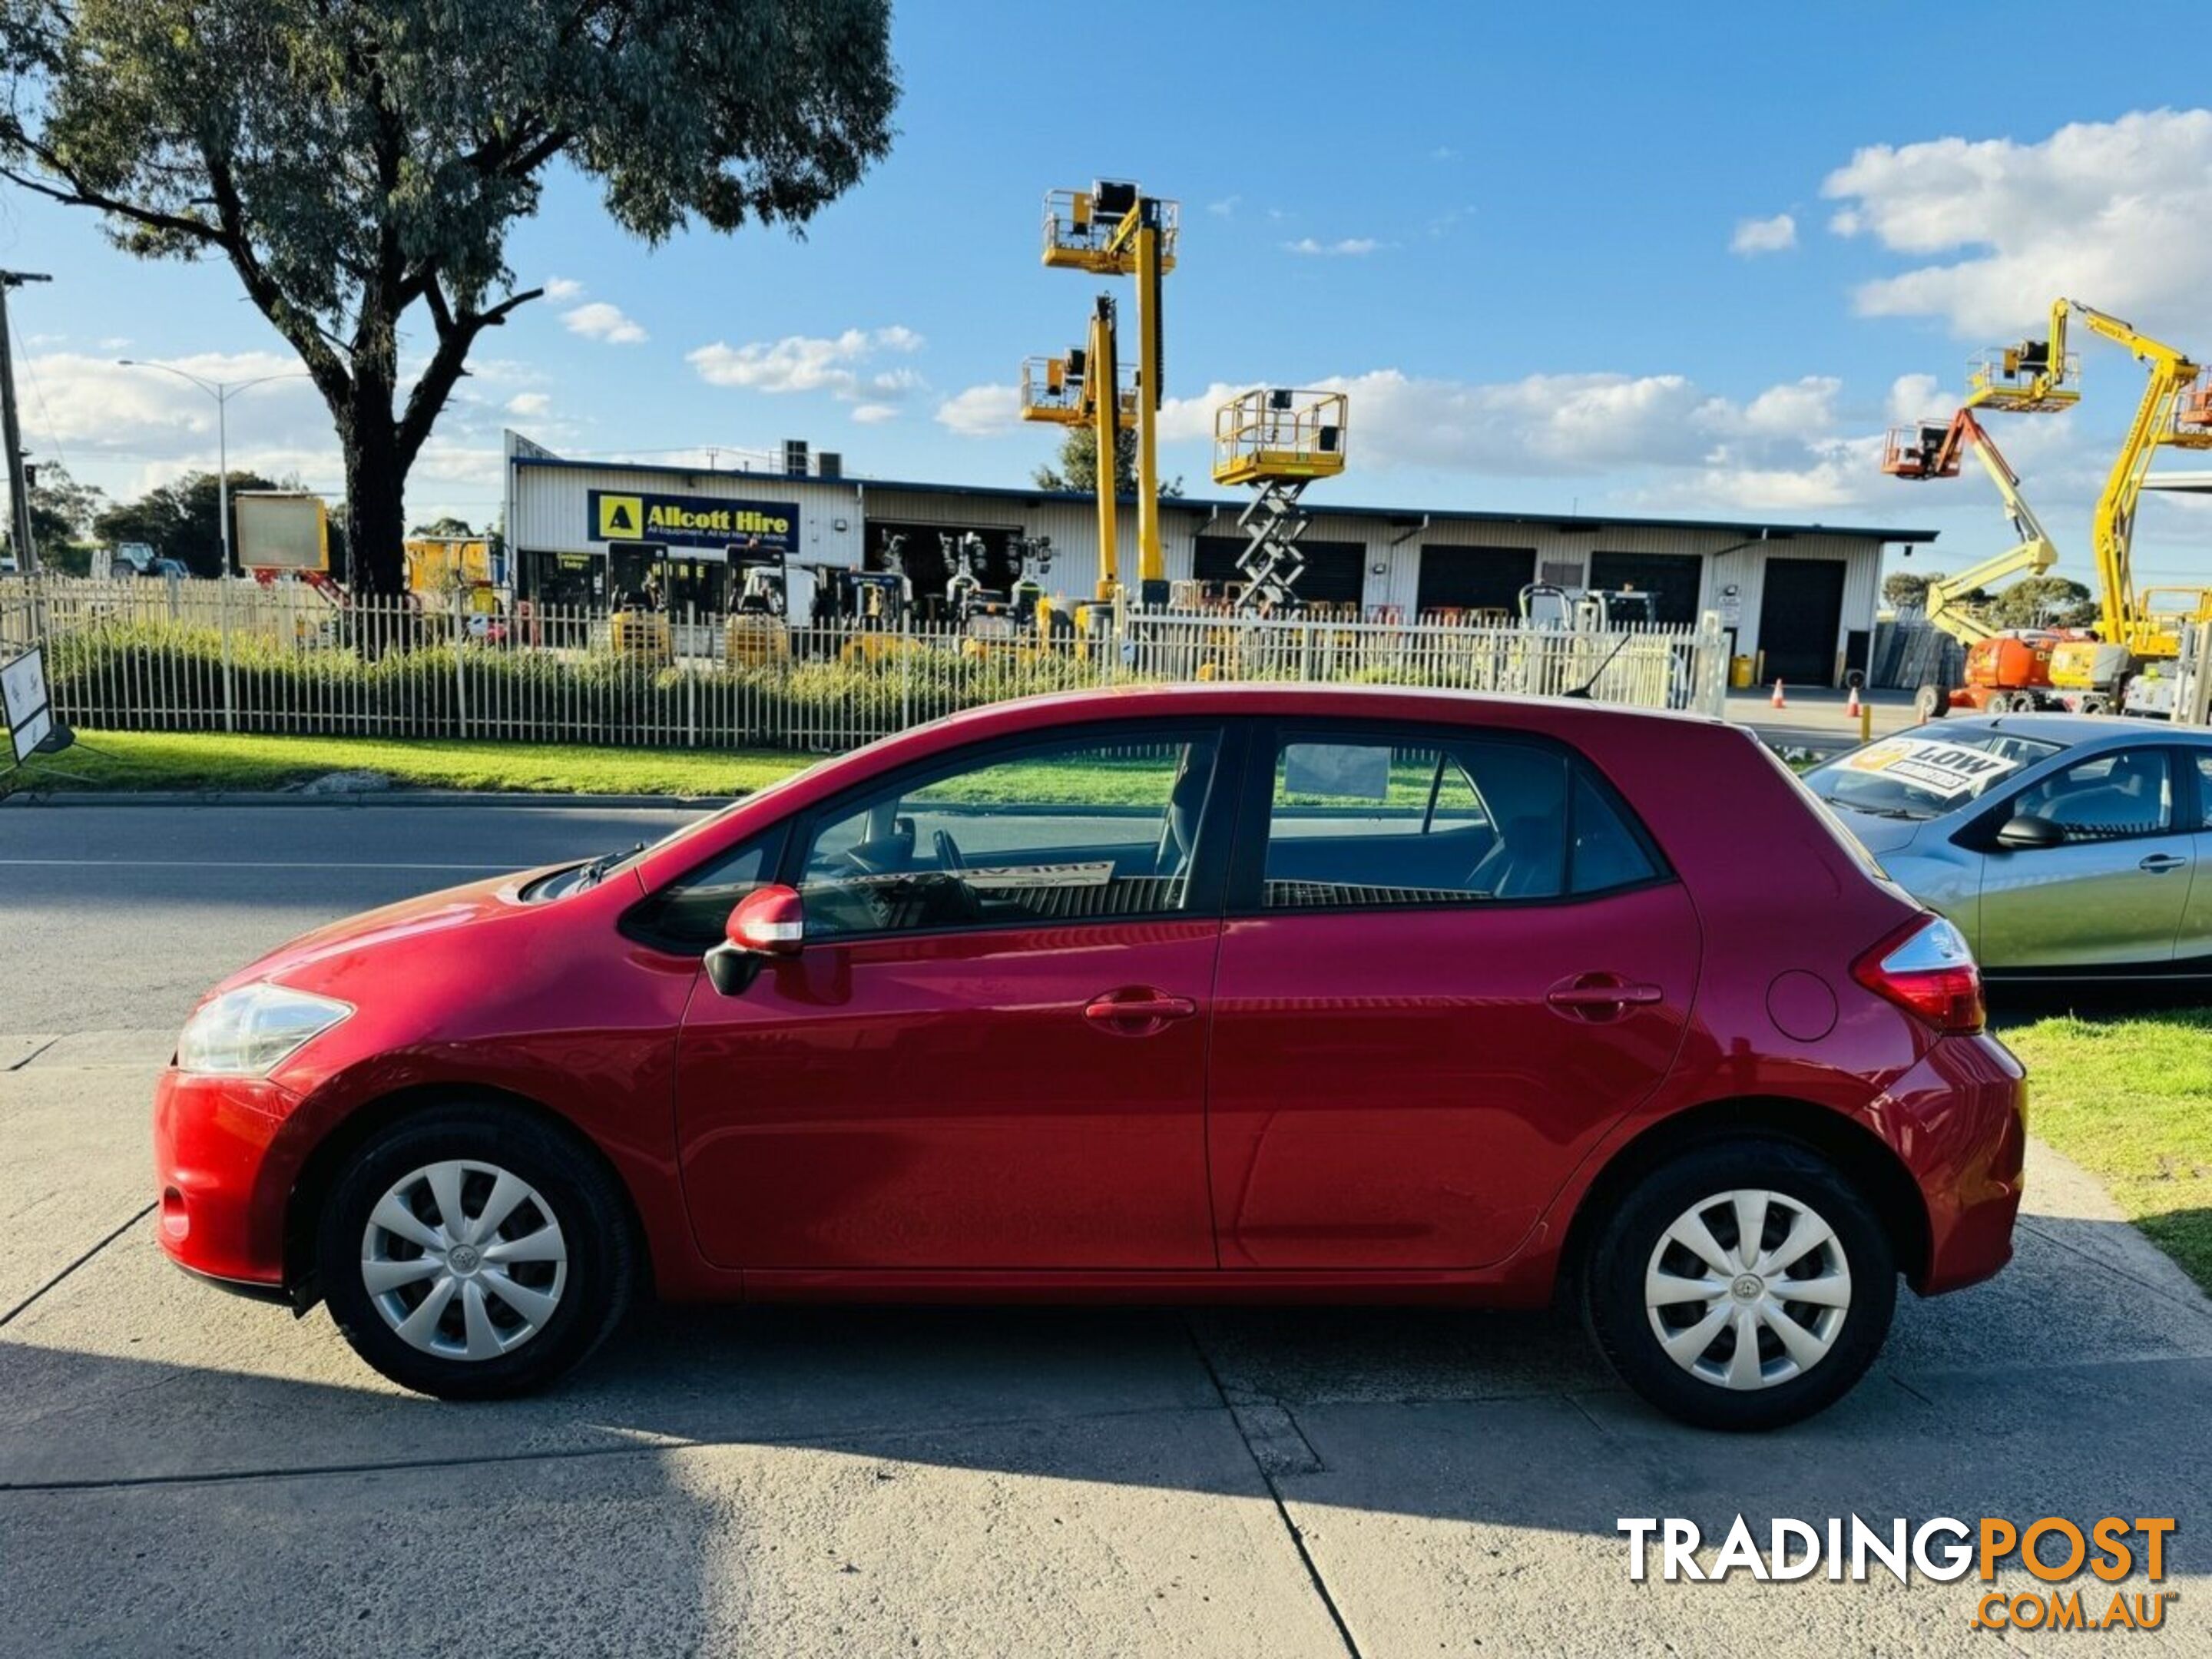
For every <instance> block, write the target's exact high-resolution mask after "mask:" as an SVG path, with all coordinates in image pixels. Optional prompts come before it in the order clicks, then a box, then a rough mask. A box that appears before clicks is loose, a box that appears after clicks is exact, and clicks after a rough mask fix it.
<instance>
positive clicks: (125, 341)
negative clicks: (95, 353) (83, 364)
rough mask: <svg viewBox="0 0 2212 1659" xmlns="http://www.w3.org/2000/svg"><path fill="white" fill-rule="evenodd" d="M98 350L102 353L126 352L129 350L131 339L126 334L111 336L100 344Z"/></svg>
mask: <svg viewBox="0 0 2212 1659" xmlns="http://www.w3.org/2000/svg"><path fill="white" fill-rule="evenodd" d="M100 349H101V350H102V351H128V350H130V349H131V337H130V336H129V335H128V334H111V335H109V336H108V337H106V339H104V340H102V341H101V342H100Z"/></svg>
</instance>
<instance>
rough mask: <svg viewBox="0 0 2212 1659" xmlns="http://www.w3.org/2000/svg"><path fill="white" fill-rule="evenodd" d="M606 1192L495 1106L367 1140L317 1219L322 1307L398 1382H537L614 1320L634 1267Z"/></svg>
mask: <svg viewBox="0 0 2212 1659" xmlns="http://www.w3.org/2000/svg"><path fill="white" fill-rule="evenodd" d="M634 1258H635V1249H634V1247H633V1244H632V1242H631V1236H630V1230H629V1225H628V1216H627V1212H626V1211H625V1209H624V1207H623V1201H622V1197H621V1194H619V1193H618V1192H617V1190H616V1188H615V1184H614V1182H613V1180H612V1178H611V1176H609V1175H608V1174H607V1172H606V1170H605V1168H604V1167H603V1166H602V1165H601V1164H599V1161H598V1160H597V1159H596V1158H593V1157H592V1155H591V1154H590V1153H589V1152H587V1151H586V1150H585V1149H584V1148H582V1147H580V1146H577V1145H576V1144H574V1142H573V1141H572V1140H571V1139H569V1137H568V1136H567V1135H566V1134H563V1133H561V1132H560V1131H558V1130H556V1129H554V1128H552V1127H549V1126H547V1125H545V1124H544V1123H541V1122H539V1121H537V1120H535V1119H533V1118H532V1117H530V1116H529V1115H526V1114H524V1113H521V1112H519V1111H515V1110H513V1109H508V1108H506V1107H501V1106H494V1105H484V1106H455V1107H447V1108H439V1109H434V1110H431V1111H428V1112H425V1113H422V1114H421V1115H416V1116H413V1117H410V1118H407V1119H404V1120H403V1121H400V1122H398V1123H397V1124H395V1125H393V1126H392V1127H390V1128H388V1129H386V1130H384V1131H383V1132H381V1133H379V1134H377V1135H376V1136H374V1137H373V1138H372V1139H370V1140H369V1141H368V1143H367V1144H366V1145H365V1146H362V1148H361V1149H360V1151H359V1152H357V1153H356V1155H355V1157H354V1158H353V1160H352V1161H351V1163H350V1164H349V1165H348V1166H347V1168H346V1169H345V1170H344V1171H343V1174H342V1175H341V1176H339V1177H338V1179H337V1182H336V1184H335V1185H334V1187H333V1188H332V1189H331V1194H330V1198H329V1201H328V1202H327V1203H326V1204H325V1206H324V1210H323V1214H322V1218H321V1224H320V1226H319V1232H318V1262H319V1272H320V1274H321V1279H322V1285H323V1292H324V1296H325V1298H326V1299H327V1301H328V1302H329V1304H330V1310H331V1317H332V1318H333V1319H335V1320H336V1321H337V1326H338V1328H339V1330H340V1331H341V1332H343V1334H344V1336H345V1339H346V1340H347V1341H348V1342H349V1343H350V1344H351V1345H352V1346H353V1348H354V1351H355V1352H356V1353H358V1354H360V1355H361V1357H362V1358H363V1359H365V1360H367V1361H368V1363H369V1364H371V1365H372V1366H374V1368H375V1369H376V1370H379V1371H380V1372H382V1373H383V1374H384V1375H385V1376H387V1377H389V1378H391V1379H392V1381H393V1382H395V1383H398V1384H399V1385H400V1386H401V1387H403V1388H407V1389H415V1390H416V1391H417V1392H420V1393H422V1394H429V1395H439V1396H441V1397H442V1398H445V1399H448V1400H482V1399H491V1398H496V1397H500V1396H502V1395H516V1394H522V1393H526V1392H527V1391H529V1390H530V1389H536V1388H540V1387H543V1386H544V1384H546V1383H550V1382H551V1381H553V1380H554V1379H555V1378H556V1377H558V1376H561V1375H562V1374H563V1373H564V1372H566V1371H568V1370H569V1369H570V1368H572V1367H573V1366H574V1365H575V1364H578V1363H579V1362H580V1361H581V1360H582V1359H583V1358H585V1356H586V1355H587V1354H589V1353H590V1352H592V1349H594V1348H596V1347H597V1346H599V1344H600V1343H601V1342H602V1341H604V1340H605V1339H606V1337H607V1336H608V1334H610V1333H611V1332H612V1330H613V1329H614V1328H615V1326H616V1324H617V1322H619V1321H620V1319H621V1316H622V1314H623V1309H624V1307H625V1306H626V1305H627V1304H628V1303H629V1297H630V1294H631V1289H632V1282H633V1279H634V1277H635V1260H634Z"/></svg>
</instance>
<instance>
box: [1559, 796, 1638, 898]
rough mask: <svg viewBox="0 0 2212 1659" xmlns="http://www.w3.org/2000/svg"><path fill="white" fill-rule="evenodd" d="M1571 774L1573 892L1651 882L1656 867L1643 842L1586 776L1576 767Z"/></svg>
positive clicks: (1592, 891)
mask: <svg viewBox="0 0 2212 1659" xmlns="http://www.w3.org/2000/svg"><path fill="white" fill-rule="evenodd" d="M1574 772H1575V782H1574V806H1573V817H1572V818H1571V825H1572V830H1573V836H1574V846H1573V848H1572V851H1571V855H1570V859H1569V864H1570V867H1571V870H1572V872H1573V890H1574V891H1576V892H1577V893H1609V892H1611V891H1612V890H1613V889H1614V888H1616V887H1632V886H1634V885H1635V884H1637V883H1638V882H1639V881H1650V879H1651V878H1653V877H1655V876H1656V875H1657V874H1658V873H1659V866H1658V862H1657V861H1656V860H1655V859H1654V858H1653V857H1652V856H1651V854H1650V850H1649V849H1648V848H1646V847H1645V846H1644V840H1643V838H1642V837H1641V836H1638V834H1637V833H1636V832H1635V831H1634V830H1633V829H1630V828H1629V827H1628V821H1627V820H1626V818H1624V817H1622V816H1621V815H1620V809H1619V808H1618V807H1616V806H1614V805H1613V800H1612V798H1611V797H1610V796H1609V795H1607V793H1605V792H1604V791H1603V790H1601V789H1600V788H1599V787H1598V786H1597V785H1596V784H1595V782H1593V781H1591V779H1590V776H1589V774H1588V773H1587V772H1585V771H1584V770H1583V769H1582V768H1581V767H1579V766H1577V767H1576V768H1575V769H1574Z"/></svg>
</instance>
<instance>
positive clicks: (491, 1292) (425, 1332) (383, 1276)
mask: <svg viewBox="0 0 2212 1659" xmlns="http://www.w3.org/2000/svg"><path fill="white" fill-rule="evenodd" d="M361 1278H362V1284H363V1285H366V1286H367V1287H368V1297H369V1300H370V1301H372V1302H374V1304H376V1310H377V1312H378V1313H380V1314H381V1315H382V1316H384V1322H385V1323H386V1324H387V1325H389V1326H391V1327H392V1329H393V1330H394V1331H396V1332H398V1334H399V1336H400V1339H401V1340H403V1341H404V1342H406V1343H407V1344H409V1346H412V1347H416V1348H420V1349H421V1350H422V1352H424V1353H430V1354H435V1355H437V1356H438V1357H439V1358H441V1359H494V1358H497V1357H498V1356H500V1355H501V1354H503V1353H511V1352H513V1351H514V1350H515V1349H516V1348H519V1347H520V1346H522V1345H523V1344H524V1343H526V1342H527V1341H528V1340H530V1339H531V1338H532V1337H533V1336H535V1335H537V1334H538V1332H539V1331H541V1330H543V1329H544V1328H545V1322H546V1321H547V1320H549V1319H550V1318H552V1316H553V1310H555V1309H556V1308H557V1307H558V1306H560V1304H561V1292H562V1291H563V1290H564V1289H566V1288H567V1286H568V1245H567V1243H566V1242H565V1241H564V1240H563V1239H562V1237H561V1224H560V1222H559V1221H558V1220H556V1218H555V1217H554V1214H553V1209H552V1206H550V1205H549V1204H547V1203H546V1201H545V1200H544V1199H543V1198H541V1197H539V1196H538V1190H537V1188H534V1187H532V1185H531V1184H530V1183H529V1182H526V1181H525V1180H523V1179H522V1178H521V1177H520V1176H515V1175H512V1174H510V1173H509V1172H507V1170H502V1169H501V1168H500V1167H499V1166H498V1165H497V1164H479V1163H477V1162H476V1161H475V1160H474V1159H456V1160H454V1161H453V1162H452V1163H448V1164H428V1165H427V1166H425V1167H424V1168H422V1169H420V1170H416V1171H415V1172H414V1173H413V1174H412V1175H409V1176H401V1177H400V1178H399V1179H398V1181H395V1182H392V1186H391V1188H390V1189H389V1190H388V1191H386V1194H384V1196H383V1197H382V1198H380V1199H379V1200H377V1201H376V1207H375V1209H374V1210H372V1211H371V1212H369V1217H368V1227H367V1228H366V1229H365V1230H364V1231H362V1237H361Z"/></svg>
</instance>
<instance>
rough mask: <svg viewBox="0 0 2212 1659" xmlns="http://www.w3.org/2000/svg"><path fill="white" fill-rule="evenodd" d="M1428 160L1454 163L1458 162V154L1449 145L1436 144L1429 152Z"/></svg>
mask: <svg viewBox="0 0 2212 1659" xmlns="http://www.w3.org/2000/svg"><path fill="white" fill-rule="evenodd" d="M1429 160H1431V161H1458V160H1459V152H1458V151H1457V150H1455V149H1453V148H1452V147H1451V146H1450V145H1449V144H1438V145H1437V147H1436V148H1435V149H1432V150H1431V151H1430V152H1429Z"/></svg>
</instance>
